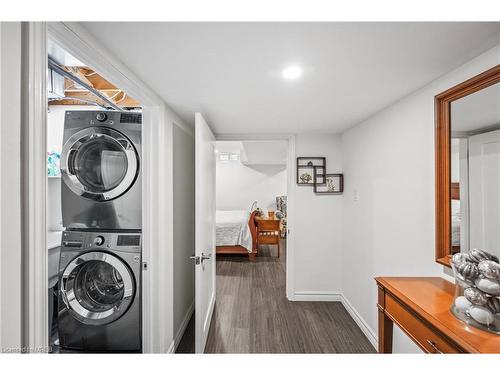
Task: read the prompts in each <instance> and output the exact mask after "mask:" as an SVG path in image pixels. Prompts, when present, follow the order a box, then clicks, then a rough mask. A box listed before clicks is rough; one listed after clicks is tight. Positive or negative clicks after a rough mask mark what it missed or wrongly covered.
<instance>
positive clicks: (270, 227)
mask: <svg viewBox="0 0 500 375" xmlns="http://www.w3.org/2000/svg"><path fill="white" fill-rule="evenodd" d="M256 222H257V246H259V245H277V246H278V258H279V256H280V221H279V220H269V219H260V218H258V219H257V220H256Z"/></svg>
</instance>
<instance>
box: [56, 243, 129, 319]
mask: <svg viewBox="0 0 500 375" xmlns="http://www.w3.org/2000/svg"><path fill="white" fill-rule="evenodd" d="M135 288H136V286H135V281H134V276H133V274H132V272H131V270H130V269H129V267H128V266H127V265H126V264H125V263H124V262H123V261H122V260H120V259H119V258H118V257H116V256H114V255H111V254H109V253H104V252H100V251H93V252H88V253H85V254H82V255H80V256H78V257H76V258H75V259H73V260H72V261H71V262H70V263H69V264H68V266H67V267H66V268H65V269H64V271H63V274H62V277H61V295H62V298H63V301H64V303H65V305H66V307H67V308H68V310H69V311H70V313H71V314H72V315H73V317H74V318H75V319H77V320H79V321H81V322H82V323H85V324H90V325H103V324H108V323H111V322H113V321H115V320H116V319H118V318H120V316H122V315H123V314H125V312H126V311H127V309H128V308H129V306H130V304H131V303H132V300H133V299H134V295H135Z"/></svg>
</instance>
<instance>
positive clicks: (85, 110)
mask: <svg viewBox="0 0 500 375" xmlns="http://www.w3.org/2000/svg"><path fill="white" fill-rule="evenodd" d="M48 51H49V55H48V72H47V78H48V79H47V98H48V105H47V109H48V111H47V248H48V265H47V269H48V282H49V283H48V287H49V289H48V294H47V296H48V306H49V308H48V314H47V316H48V327H49V332H48V336H49V347H50V348H51V351H52V352H54V353H58V352H64V351H69V352H141V351H142V332H141V326H142V317H141V269H142V174H141V171H142V166H141V154H142V147H141V146H142V141H141V140H142V113H141V106H140V104H139V103H138V102H137V101H136V100H134V99H133V98H131V97H130V96H128V95H127V93H126V92H124V91H123V90H121V89H119V88H117V87H116V86H115V85H113V84H112V83H111V82H109V81H107V80H106V79H105V78H104V77H103V76H101V75H100V74H99V73H97V72H96V71H94V70H93V69H92V68H91V67H89V66H87V65H86V64H85V63H83V62H81V61H79V60H78V59H76V58H75V57H74V56H72V55H71V54H70V53H68V52H67V51H65V50H64V49H63V48H61V47H60V46H58V45H57V44H56V43H55V42H53V41H51V40H49V48H48Z"/></svg>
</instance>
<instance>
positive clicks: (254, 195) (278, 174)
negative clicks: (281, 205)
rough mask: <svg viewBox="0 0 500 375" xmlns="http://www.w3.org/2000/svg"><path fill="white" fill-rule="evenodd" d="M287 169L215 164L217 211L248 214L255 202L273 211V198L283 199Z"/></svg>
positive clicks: (233, 163)
mask: <svg viewBox="0 0 500 375" xmlns="http://www.w3.org/2000/svg"><path fill="white" fill-rule="evenodd" d="M286 185H287V173H286V165H252V166H250V165H243V164H241V163H240V162H239V161H220V160H217V198H216V201H217V209H218V210H249V209H250V207H251V206H252V203H253V202H254V201H257V202H258V204H259V207H260V208H262V209H264V210H276V197H278V196H281V195H286Z"/></svg>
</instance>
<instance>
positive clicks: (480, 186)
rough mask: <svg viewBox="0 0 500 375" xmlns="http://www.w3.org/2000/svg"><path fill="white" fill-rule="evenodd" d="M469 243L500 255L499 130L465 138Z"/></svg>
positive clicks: (473, 246) (472, 246)
mask: <svg viewBox="0 0 500 375" xmlns="http://www.w3.org/2000/svg"><path fill="white" fill-rule="evenodd" d="M469 195H470V201H469V212H470V221H469V223H470V224H469V225H470V246H471V248H480V249H484V250H486V251H488V252H490V253H493V254H496V255H497V256H500V230H499V228H500V130H496V131H492V132H488V133H483V134H479V135H475V136H472V137H470V138H469Z"/></svg>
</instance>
